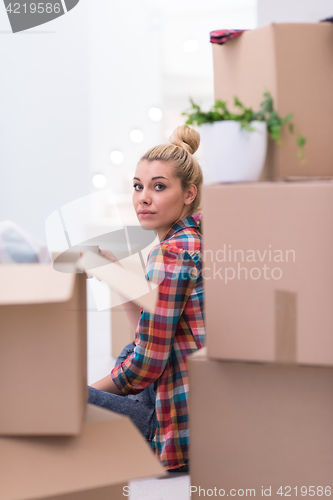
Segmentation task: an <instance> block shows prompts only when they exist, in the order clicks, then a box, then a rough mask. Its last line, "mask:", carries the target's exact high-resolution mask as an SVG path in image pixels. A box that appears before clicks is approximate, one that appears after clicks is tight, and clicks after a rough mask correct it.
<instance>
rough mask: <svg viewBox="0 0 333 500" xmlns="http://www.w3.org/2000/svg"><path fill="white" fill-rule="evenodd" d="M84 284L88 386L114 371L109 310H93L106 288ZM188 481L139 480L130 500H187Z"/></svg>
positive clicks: (181, 476) (133, 485)
mask: <svg viewBox="0 0 333 500" xmlns="http://www.w3.org/2000/svg"><path fill="white" fill-rule="evenodd" d="M89 281H90V280H88V281H87V285H88V286H87V301H88V302H87V303H88V384H92V383H93V382H95V381H96V380H98V379H100V378H102V377H105V376H106V375H107V374H108V373H109V372H110V371H111V369H112V368H113V367H114V364H115V359H114V358H113V357H112V356H111V335H112V332H111V321H110V310H109V309H105V310H100V311H98V310H97V306H96V303H97V304H101V303H103V302H104V303H105V301H106V302H107V301H108V300H109V294H110V292H109V288H108V286H107V285H106V284H105V283H98V284H96V283H95V284H94V293H93V292H92V288H91V286H90V284H89ZM189 489H190V477H189V475H188V474H179V473H178V474H176V473H175V477H174V476H173V475H171V474H170V475H169V476H168V477H166V478H164V477H163V478H160V479H156V478H154V479H143V480H139V481H131V482H130V483H129V496H127V495H126V496H124V498H129V499H130V500H137V499H139V498H140V499H142V498H144V499H149V498H154V499H155V500H171V499H175V498H178V499H180V500H188V499H189V498H190V494H189Z"/></svg>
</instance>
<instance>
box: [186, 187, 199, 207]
mask: <svg viewBox="0 0 333 500" xmlns="http://www.w3.org/2000/svg"><path fill="white" fill-rule="evenodd" d="M197 191H198V190H197V186H196V185H195V184H191V185H190V187H189V188H188V191H187V194H186V198H185V205H190V204H191V203H192V201H194V200H195V197H196V195H197Z"/></svg>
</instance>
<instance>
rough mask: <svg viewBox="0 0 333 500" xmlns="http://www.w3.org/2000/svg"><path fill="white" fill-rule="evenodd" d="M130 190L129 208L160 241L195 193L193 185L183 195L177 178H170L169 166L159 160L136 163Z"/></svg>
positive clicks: (185, 214)
mask: <svg viewBox="0 0 333 500" xmlns="http://www.w3.org/2000/svg"><path fill="white" fill-rule="evenodd" d="M133 188H134V191H133V206H134V209H135V212H136V215H137V217H138V219H139V222H140V224H141V226H142V227H143V228H147V229H154V230H155V231H156V232H157V235H158V237H159V239H160V240H161V239H162V238H163V237H164V236H165V234H166V233H167V231H168V230H169V229H170V227H171V226H172V225H173V223H174V222H175V221H176V220H178V219H182V218H183V217H186V216H187V213H188V211H189V205H190V204H191V203H192V201H193V200H194V198H195V196H196V194H197V188H196V186H195V185H194V184H191V186H190V187H189V189H188V190H187V192H184V191H183V190H182V188H181V182H180V179H179V178H178V177H174V175H173V166H172V164H171V163H169V162H162V161H151V162H149V161H147V160H143V161H141V162H139V163H138V166H137V167H136V171H135V174H134V178H133ZM141 211H143V212H144V211H147V212H150V213H149V214H147V215H144V213H142V214H141V213H140V212H141Z"/></svg>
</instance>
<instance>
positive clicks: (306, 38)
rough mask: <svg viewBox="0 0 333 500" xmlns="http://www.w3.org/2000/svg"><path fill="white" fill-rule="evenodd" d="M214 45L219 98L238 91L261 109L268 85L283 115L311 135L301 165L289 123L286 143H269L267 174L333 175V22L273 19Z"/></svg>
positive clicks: (246, 101)
mask: <svg viewBox="0 0 333 500" xmlns="http://www.w3.org/2000/svg"><path fill="white" fill-rule="evenodd" d="M212 49H213V60H214V89H215V99H222V100H224V101H228V102H229V103H230V104H231V103H232V102H233V96H234V95H237V96H238V97H239V99H240V100H241V101H242V102H243V103H244V104H245V105H246V106H249V107H250V106H252V107H253V109H255V110H257V109H259V104H260V102H261V101H262V100H263V93H264V91H269V92H270V93H271V95H272V96H273V98H274V101H275V108H276V109H277V111H278V113H279V115H280V116H281V117H284V116H285V115H287V114H289V113H292V114H293V123H294V124H295V127H296V129H295V132H296V133H300V134H302V135H303V136H305V137H306V139H307V141H308V144H307V145H306V147H305V149H304V152H305V156H306V158H307V160H308V162H307V163H306V164H304V165H301V164H300V162H299V161H298V159H297V157H296V151H297V147H296V136H295V135H291V134H289V133H288V130H287V129H286V130H285V131H284V132H283V134H282V136H281V138H282V141H283V145H281V146H278V145H275V144H274V143H273V142H272V143H270V144H269V151H268V155H267V161H266V166H265V170H264V173H263V178H267V179H268V178H285V177H289V176H295V175H296V176H318V175H322V176H333V142H332V140H331V130H332V129H333V101H332V98H331V97H332V88H333V58H332V53H333V25H332V24H331V23H307V24H301V23H300V24H295V23H282V24H272V25H270V26H265V27H262V28H259V29H255V30H251V31H247V32H245V33H243V34H242V35H241V36H240V37H237V38H235V39H233V40H230V41H229V42H228V43H226V44H224V45H217V44H212Z"/></svg>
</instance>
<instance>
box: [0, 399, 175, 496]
mask: <svg viewBox="0 0 333 500" xmlns="http://www.w3.org/2000/svg"><path fill="white" fill-rule="evenodd" d="M166 474H167V473H166V472H165V471H164V468H163V467H162V465H161V463H160V462H159V461H158V459H157V458H156V457H155V456H154V453H153V450H152V449H151V447H150V446H149V444H148V442H147V441H146V440H145V438H144V437H143V436H142V435H141V433H140V432H139V430H138V429H137V428H136V427H135V425H134V424H133V423H132V422H131V420H130V418H129V417H125V416H123V415H119V414H117V413H114V412H111V411H109V410H105V409H103V408H100V407H98V406H94V405H90V404H88V405H87V411H86V417H85V422H84V425H83V428H82V432H81V434H80V435H79V436H71V437H33V438H32V437H29V438H22V437H21V438H16V437H15V438H13V437H11V438H8V437H7V438H0V498H1V500H30V499H34V500H111V499H121V498H126V496H127V497H128V496H129V495H128V491H129V490H128V488H127V489H123V488H124V487H125V486H126V485H127V484H128V481H130V480H135V479H141V478H147V477H152V476H162V477H164V476H166ZM124 493H126V496H124Z"/></svg>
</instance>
